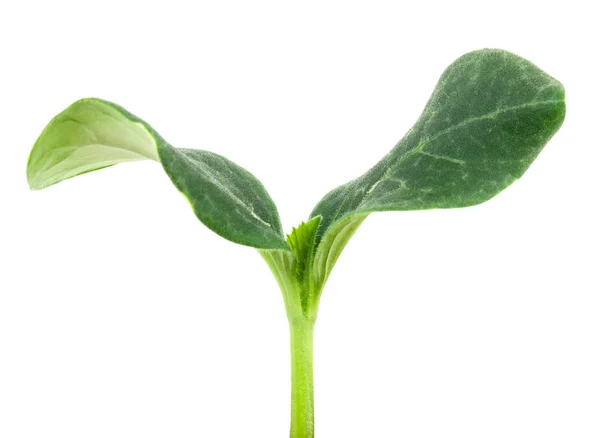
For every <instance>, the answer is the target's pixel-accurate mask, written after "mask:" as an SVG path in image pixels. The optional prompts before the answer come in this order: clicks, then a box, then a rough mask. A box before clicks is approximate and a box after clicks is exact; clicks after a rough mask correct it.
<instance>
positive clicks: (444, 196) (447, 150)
mask: <svg viewBox="0 0 600 438" xmlns="http://www.w3.org/2000/svg"><path fill="white" fill-rule="evenodd" d="M564 116H565V95H564V89H563V87H562V85H561V84H560V82H558V81H557V80H555V79H554V78H552V77H550V76H549V75H547V74H546V73H544V72H543V71H542V70H540V69H539V68H537V67H536V66H535V65H533V64H532V63H531V62H529V61H527V60H525V59H523V58H520V57H518V56H516V55H514V54H512V53H509V52H505V51H502V50H490V49H485V50H480V51H475V52H471V53H468V54H466V55H464V56H462V57H461V58H459V59H458V60H457V61H455V62H454V63H453V64H452V65H450V67H448V69H447V70H446V71H445V72H444V73H443V75H442V77H441V78H440V81H439V83H438V85H437V87H436V88H435V90H434V92H433V95H432V96H431V98H430V99H429V102H428V103H427V105H426V107H425V110H424V111H423V114H422V115H421V117H420V118H419V120H418V121H417V123H416V124H415V125H414V126H413V128H412V129H411V130H410V131H409V132H408V133H407V134H406V135H405V136H404V138H403V139H402V140H400V142H399V143H398V144H397V145H396V146H395V147H394V149H392V151H391V152H389V153H388V154H387V155H386V156H385V157H384V158H383V159H382V160H381V161H380V162H379V163H377V164H376V165H375V166H374V167H373V168H371V169H370V170H369V171H368V172H366V173H365V174H364V175H362V176H361V177H359V178H357V179H355V180H353V181H351V182H349V183H347V184H345V185H343V186H340V187H338V188H336V189H335V190H333V191H331V192H330V193H328V194H327V195H326V196H325V197H324V198H323V199H322V200H321V201H320V202H319V203H318V204H317V206H316V207H315V209H314V210H313V212H312V214H311V217H314V216H321V217H322V219H321V224H320V227H319V231H318V236H317V238H318V239H320V240H322V239H323V238H324V237H323V236H325V235H326V233H328V231H329V230H331V229H334V228H335V225H336V224H337V223H339V222H340V221H341V220H343V219H344V218H346V217H348V216H351V215H355V214H357V213H363V214H364V213H369V212H374V211H385V210H421V209H431V208H455V207H466V206H470V205H475V204H479V203H481V202H484V201H487V200H488V199H490V198H492V197H493V196H495V195H496V194H498V193H499V192H500V191H502V190H503V189H505V188H506V187H508V186H509V185H510V184H511V183H513V182H514V181H515V180H516V179H518V178H519V177H520V176H521V175H522V174H523V173H524V172H525V170H526V169H527V168H528V167H529V165H530V164H531V163H532V162H533V160H534V159H535V158H536V156H537V155H538V154H539V152H540V151H541V150H542V148H543V147H544V145H545V144H546V143H547V142H548V140H549V139H550V138H551V137H552V135H553V134H554V133H555V132H556V131H557V130H558V128H559V127H560V125H561V124H562V121H563V119H564Z"/></svg>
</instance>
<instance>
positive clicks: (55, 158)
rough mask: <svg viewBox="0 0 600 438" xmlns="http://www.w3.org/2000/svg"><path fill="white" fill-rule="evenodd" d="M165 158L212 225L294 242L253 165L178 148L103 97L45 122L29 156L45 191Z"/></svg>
mask: <svg viewBox="0 0 600 438" xmlns="http://www.w3.org/2000/svg"><path fill="white" fill-rule="evenodd" d="M145 159H149V160H154V161H158V162H160V163H161V164H162V166H163V168H164V170H165V172H166V173H167V175H168V176H169V178H170V179H171V181H172V182H173V184H175V186H176V187H177V189H178V190H179V191H180V192H181V193H182V194H183V195H184V196H185V197H186V198H187V199H188V200H189V203H190V205H191V207H192V209H193V210H194V212H195V213H196V216H197V217H198V219H200V221H202V223H204V224H205V225H206V226H207V227H208V228H210V229H211V230H213V231H214V232H215V233H217V234H219V235H220V236H222V237H224V238H226V239H228V240H231V241H232V242H236V243H240V244H242V245H248V246H252V247H255V248H266V249H276V248H280V249H288V250H289V248H288V246H287V243H286V242H285V239H284V237H283V231H282V229H281V222H280V219H279V214H278V213H277V208H276V207H275V204H274V203H273V200H272V199H271V197H270V196H269V194H268V193H267V191H266V190H265V188H264V187H263V185H262V184H261V182H260V181H259V180H258V179H256V178H255V177H254V176H253V175H252V174H251V173H250V172H248V171H247V170H245V169H243V168H242V167H240V166H238V165H237V164H235V163H233V162H232V161H230V160H228V159H226V158H224V157H222V156H220V155H217V154H215V153H212V152H207V151H202V150H195V149H178V148H174V147H173V146H171V145H169V144H168V143H167V142H166V141H165V140H164V139H163V138H162V137H161V136H160V135H159V134H158V133H157V132H156V131H155V130H154V129H153V128H152V127H151V126H150V125H148V124H147V123H146V122H144V121H143V120H141V119H139V118H138V117H136V116H134V115H133V114H131V113H129V112H128V111H126V110H125V109H123V108H121V107H120V106H118V105H116V104H113V103H110V102H107V101H103V100H100V99H82V100H79V101H77V102H75V103H74V104H73V105H71V106H70V107H68V108H67V109H66V110H64V111H63V112H62V113H60V114H59V115H58V116H56V117H55V118H54V119H53V120H52V121H51V122H50V123H49V124H48V126H46V128H45V129H44V131H43V132H42V134H41V135H40V137H39V138H38V140H37V141H36V143H35V145H34V147H33V150H32V151H31V154H30V156H29V162H28V165H27V179H28V181H29V185H30V187H31V188H32V189H34V190H38V189H42V188H45V187H48V186H50V185H53V184H56V183H58V182H60V181H63V180H65V179H68V178H72V177H74V176H76V175H80V174H82V173H86V172H90V171H93V170H97V169H102V168H104V167H108V166H112V165H114V164H118V163H123V162H127V161H139V160H145Z"/></svg>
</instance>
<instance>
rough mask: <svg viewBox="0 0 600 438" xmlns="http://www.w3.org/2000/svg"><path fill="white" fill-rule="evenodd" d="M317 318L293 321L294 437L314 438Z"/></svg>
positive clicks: (291, 325) (291, 335)
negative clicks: (314, 372)
mask: <svg viewBox="0 0 600 438" xmlns="http://www.w3.org/2000/svg"><path fill="white" fill-rule="evenodd" d="M314 326H315V323H314V320H306V319H304V318H298V319H291V320H290V347H291V359H292V418H291V426H290V438H313V437H314V425H315V413H314V396H313V332H314Z"/></svg>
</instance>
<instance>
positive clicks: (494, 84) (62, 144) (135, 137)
mask: <svg viewBox="0 0 600 438" xmlns="http://www.w3.org/2000/svg"><path fill="white" fill-rule="evenodd" d="M564 116H565V95H564V89H563V87H562V85H561V84H560V82H558V81H556V80H555V79H553V78H552V77H550V76H549V75H547V74H546V73H544V72H543V71H541V70H540V69H538V68H537V67H536V66H535V65H533V64H532V63H530V62H529V61H526V60H525V59H522V58H520V57H518V56H516V55H514V54H512V53H508V52H505V51H501V50H488V49H486V50H479V51H475V52H471V53H468V54H466V55H464V56H462V57H461V58H459V59H458V60H456V61H455V62H454V63H453V64H452V65H450V67H448V69H446V71H445V72H444V73H443V74H442V77H441V78H440V80H439V83H438V84H437V86H436V88H435V90H434V92H433V95H432V96H431V98H430V99H429V102H428V103H427V105H426V106H425V110H424V111H423V114H422V115H421V117H420V118H419V119H418V120H417V122H416V124H415V125H414V126H413V128H412V129H411V130H410V131H409V132H408V133H407V134H406V135H405V136H404V138H402V140H400V141H399V142H398V144H396V146H395V147H394V148H393V149H392V150H391V151H390V152H389V153H388V154H387V155H386V156H385V157H384V158H383V159H382V160H381V161H380V162H379V163H377V164H376V165H375V166H373V167H372V168H371V169H370V170H368V171H367V172H366V173H365V174H363V175H362V176H360V177H358V178H356V179H354V180H352V181H350V182H348V183H347V184H344V185H342V186H340V187H338V188H336V189H334V190H332V191H331V192H329V193H328V194H327V195H325V197H324V198H323V199H322V200H321V201H320V202H319V203H318V204H317V206H316V207H315V208H314V210H313V211H312V213H311V214H310V216H309V218H308V220H307V221H306V222H303V223H302V224H301V225H300V226H298V228H295V229H293V230H292V233H291V234H289V235H288V236H287V237H286V236H285V235H284V234H283V231H282V227H281V222H280V220H279V214H278V213H277V208H276V207H275V204H274V203H273V200H272V199H271V198H270V196H269V194H268V193H267V191H266V190H265V188H264V187H263V185H262V184H261V183H260V181H259V180H258V179H256V178H255V177H254V176H253V175H252V174H251V173H250V172H248V171H247V170H245V169H243V168H242V167H240V166H238V165H237V164H235V163H233V162H232V161H230V160H228V159H227V158H224V157H222V156H220V155H217V154H215V153H213V152H208V151H203V150H195V149H180V148H175V147H173V146H171V145H170V144H169V143H167V142H166V141H165V140H164V139H163V138H162V137H161V136H160V135H159V134H158V133H157V132H156V131H155V130H154V129H153V128H152V127H151V126H150V125H149V124H147V123H146V122H144V121H143V120H141V119H140V118H138V117H136V116H134V115H133V114H131V113H130V112H128V111H127V110H125V109H124V108H121V107H120V106H118V105H116V104H114V103H110V102H107V101H104V100H100V99H82V100H79V101H77V102H75V103H74V104H72V105H71V106H70V107H68V108H67V109H66V110H64V111H63V112H62V113H60V114H59V115H57V116H56V117H55V118H54V119H53V120H52V121H51V122H50V123H49V124H48V126H46V128H45V129H44V131H43V132H42V133H41V135H40V137H39V138H38V140H37V142H36V143H35V145H34V147H33V150H32V151H31V155H30V157H29V162H28V166H27V179H28V181H29V185H30V187H31V188H32V189H34V190H37V189H43V188H45V187H48V186H50V185H52V184H55V183H58V182H60V181H63V180H65V179H68V178H71V177H74V176H76V175H80V174H83V173H86V172H90V171H92V170H97V169H101V168H104V167H108V166H112V165H114V164H117V163H123V162H126V161H139V160H154V161H157V162H159V163H160V164H161V165H162V167H163V169H164V170H165V172H166V173H167V175H168V176H169V178H170V179H171V181H172V182H173V184H174V185H175V187H177V189H178V190H179V191H180V192H181V193H182V194H183V195H184V196H185V197H186V198H187V199H188V201H189V203H190V205H191V207H192V209H193V211H194V213H195V214H196V216H197V217H198V219H200V221H201V222H202V223H203V224H204V225H206V226H207V227H208V228H210V229H211V230H213V231H214V232H215V233H217V234H219V235H220V236H222V237H224V238H225V239H228V240H230V241H232V242H235V243H239V244H242V245H247V246H251V247H254V248H257V249H258V252H259V253H260V255H261V256H262V257H263V258H264V260H265V261H266V262H267V264H268V265H269V267H270V269H271V271H272V272H273V275H274V276H275V278H276V280H277V283H278V284H279V287H280V289H281V292H282V294H283V300H284V303H285V309H286V312H287V316H288V319H289V324H290V334H291V336H290V339H291V358H292V361H291V362H292V414H291V432H290V436H291V437H292V438H309V437H313V436H314V409H313V329H314V325H315V320H316V318H317V311H318V307H319V299H320V297H321V292H322V291H323V286H324V285H325V282H326V281H327V278H328V277H329V275H330V274H331V270H332V269H333V266H334V265H335V263H336V261H337V259H338V257H339V256H340V253H341V252H342V250H343V249H344V247H345V245H346V244H347V243H348V241H349V240H350V238H351V237H352V235H353V234H354V232H355V231H356V230H357V228H358V227H359V226H360V224H361V223H362V222H363V221H364V220H365V219H366V217H367V216H368V215H369V214H370V213H373V212H376V211H399V210H424V209H434V208H457V207H467V206H471V205H475V204H480V203H482V202H484V201H487V200H488V199H490V198H492V197H493V196H495V195H496V194H498V193H499V192H500V191H502V190H504V189H505V188H506V187H508V186H509V185H510V184H512V183H513V182H514V181H515V180H517V179H518V178H519V177H520V176H521V175H523V173H524V172H525V170H526V169H527V168H528V167H529V165H530V164H531V163H532V162H533V160H534V159H535V158H536V156H537V155H538V154H539V153H540V151H541V150H542V148H543V147H544V145H545V144H546V143H547V142H548V140H550V138H551V137H552V135H553V134H554V133H555V132H556V131H557V130H558V128H559V127H560V125H561V124H562V122H563V119H564Z"/></svg>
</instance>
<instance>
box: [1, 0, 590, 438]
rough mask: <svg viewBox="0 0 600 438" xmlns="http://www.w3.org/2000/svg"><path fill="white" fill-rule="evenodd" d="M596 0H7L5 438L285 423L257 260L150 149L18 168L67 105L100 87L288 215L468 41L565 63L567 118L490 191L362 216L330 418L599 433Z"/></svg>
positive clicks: (147, 434)
mask: <svg viewBox="0 0 600 438" xmlns="http://www.w3.org/2000/svg"><path fill="white" fill-rule="evenodd" d="M593 3H594V2H592V1H589V2H581V1H579V2H578V1H568V2H552V1H543V2H542V1H540V2H533V1H529V2H528V1H518V2H511V1H503V2H485V1H477V2H466V1H447V2H439V3H436V2H426V1H422V2H389V3H379V2H364V3H362V4H355V3H352V2H339V3H334V2H303V3H300V2H297V3H292V2H270V3H269V2H259V1H252V2H237V3H234V2H210V3H209V2H177V1H168V2H151V1H146V2H131V1H124V0H120V1H98V2H86V1H72V2H68V1H56V0H55V1H40V2H34V1H19V2H16V1H15V2H3V3H2V6H1V7H0V48H1V52H0V79H1V80H0V112H1V114H0V116H1V117H0V129H1V132H2V140H1V143H2V144H1V152H2V158H1V160H0V193H1V198H0V199H1V204H0V209H1V215H0V237H1V240H0V257H1V259H2V260H1V264H0V270H1V272H0V290H1V292H0V437H2V438H21V437H23V438H24V437H27V438H45V437H61V438H71V437H72V438H75V437H76V438H94V437H102V438H104V437H111V438H135V437H144V438H151V437H177V438H187V437H211V438H212V437H242V436H243V437H267V438H268V437H274V438H282V437H286V436H287V435H288V422H289V412H288V410H289V359H288V332H287V322H286V318H285V314H284V309H283V304H282V300H281V297H280V293H279V291H278V289H277V287H276V284H275V281H274V280H273V278H272V277H271V274H270V272H269V271H268V269H267V267H266V265H264V263H263V261H262V260H261V259H260V257H259V256H258V254H257V253H256V252H255V251H254V250H253V249H251V248H245V247H242V246H238V245H235V244H232V243H229V242H227V241H225V240H223V239H221V238H220V237H218V236H216V235H215V234H213V233H211V232H210V231H209V230H208V229H206V228H205V227H204V226H202V224H200V223H199V222H198V221H197V220H196V218H195V216H194V215H193V214H192V212H191V211H190V210H189V207H188V205H187V204H186V203H185V202H184V201H183V200H182V199H181V197H180V196H179V195H178V193H177V191H176V190H175V189H174V187H173V186H172V185H171V183H170V182H169V181H168V178H167V177H166V176H165V175H164V174H163V172H162V170H161V169H160V168H159V166H158V165H157V164H156V163H150V162H143V163H133V164H125V165H119V166H116V167H113V168H110V169H106V170H102V171H100V172H93V173H90V174H87V175H84V176H81V177H78V178H76V179H73V180H71V181H67V182H64V183H61V184H59V185H56V186H53V187H51V188H49V189H47V190H44V191H41V192H30V191H29V190H28V187H27V183H26V179H25V164H26V160H27V155H28V153H29V150H30V147H31V145H32V144H33V142H34V141H35V139H36V137H37V135H38V134H39V133H40V131H41V130H42V128H43V127H44V126H45V124H46V123H47V122H48V121H49V120H50V119H51V118H52V117H53V116H54V115H55V114H57V113H58V112H60V111H62V110H63V109H64V108H65V107H66V106H68V105H69V104H70V103H72V102H73V101H75V100H77V99H78V98H81V97H88V96H97V97H102V98H104V99H108V100H111V101H114V102H117V103H119V104H121V105H123V106H124V107H125V108H127V109H129V110H130V111H132V112H133V113H135V114H137V115H139V116H140V117H142V118H144V119H146V120H147V121H148V122H150V123H151V124H152V125H153V126H154V127H156V129H157V130H158V131H159V132H160V133H161V134H162V135H163V136H164V137H165V138H166V139H167V140H168V141H169V142H170V143H171V144H173V145H175V146H181V147H197V148H203V149H208V150H212V151H215V152H217V153H220V154H223V155H225V156H227V157H229V158H230V159H232V160H234V161H236V162H237V163H239V164H240V165H242V166H244V167H246V168H247V169H249V170H250V171H251V172H253V173H254V174H255V175H256V176H257V177H258V178H259V179H261V181H263V183H264V184H265V186H266V187H267V189H268V190H269V192H270V194H271V196H272V197H273V199H274V200H275V202H276V203H277V205H278V207H279V212H280V215H281V217H282V220H283V223H284V227H285V229H286V231H289V230H290V229H291V227H292V226H293V225H297V224H298V223H299V222H300V221H301V220H303V219H305V218H306V217H307V216H308V213H309V212H310V211H311V209H312V208H313V206H314V205H315V204H316V202H317V201H318V200H319V199H320V198H321V197H322V196H323V195H324V194H325V193H326V192H327V191H329V190H330V189H332V188H334V187H336V186H338V185H340V184H342V183H344V182H346V181H348V180H350V179H352V178H354V177H356V176H358V175H360V174H361V173H362V172H364V171H365V170H366V169H368V168H369V167H370V166H371V165H372V164H374V163H375V162H376V161H377V160H378V159H379V158H381V157H382V156H383V155H384V154H385V153H386V152H387V151H388V150H389V149H390V148H391V147H392V146H393V145H394V144H395V143H396V141H397V140H398V139H399V138H400V137H401V136H402V135H403V134H404V133H405V132H406V131H407V130H408V129H409V128H410V126H411V125H412V123H413V122H414V121H415V120H416V119H417V117H418V115H419V113H420V112H421V110H422V108H423V106H424V104H425V102H426V100H427V98H428V97H429V94H430V93H431V91H432V90H433V87H434V85H435V83H436V81H437V79H438V77H439V75H440V74H441V72H442V71H443V70H444V68H445V67H446V66H447V65H449V64H450V63H451V62H452V61H453V60H454V59H455V58H457V57H458V56H460V55H462V54H463V53H466V52H468V51H470V50H474V49H479V48H482V47H498V48H503V49H506V50H510V51H513V52H515V53H517V54H519V55H521V56H523V57H526V58H528V59H530V60H531V61H533V62H534V63H536V64H537V65H538V66H539V67H540V68H542V69H543V70H545V71H546V72H548V73H549V74H551V75H552V76H554V77H556V78H557V79H559V80H560V81H562V82H563V84H564V86H565V88H566V90H567V113H568V114H567V118H566V121H565V123H564V125H563V128H562V129H561V130H560V132H559V133H558V134H557V135H556V136H555V137H554V138H553V139H552V141H551V142H550V143H549V144H548V146H547V147H546V148H545V150H544V151H543V152H542V154H541V155H540V157H539V158H538V159H537V161H536V162H535V163H534V164H533V165H532V166H531V168H530V170H529V171H528V172H527V174H526V175H525V176H524V177H523V178H522V179H521V180H520V181H518V182H517V183H515V184H514V185H513V186H511V187H510V188H509V189H508V190H506V191H505V192H503V193H502V194H500V195H499V196H497V197H496V198H494V199H493V200H492V201H490V202H488V203H485V204H483V205H480V206H477V207H472V208H468V209H462V210H446V211H423V212H410V213H385V214H383V213H382V214H373V215H372V216H371V217H370V218H369V219H368V220H367V221H366V222H365V223H364V225H363V226H362V227H361V229H360V230H359V232H358V233H357V234H356V236H355V237H354V239H353V240H352V242H351V243H350V244H349V245H348V247H347V248H346V250H345V252H344V254H343V255H342V257H341V258H340V260H339V263H338V265H337V266H336V268H335V270H334V272H333V275H332V277H331V278H330V281H329V283H328V285H327V287H326V289H325V291H324V295H323V299H322V302H321V309H320V314H319V320H318V322H317V327H316V335H315V336H316V340H315V343H316V344H315V379H316V381H315V385H316V392H315V396H316V432H317V437H318V438H339V437H377V438H379V437H381V438H384V437H406V438H408V437H410V438H428V437H431V438H433V437H435V438H438V437H460V438H469V437H473V438H488V437H498V438H500V437H502V438H505V437H511V438H532V437H543V438H551V437H557V438H558V437H577V438H592V437H594V438H597V437H598V436H600V280H599V278H598V266H599V262H600V260H599V259H600V257H599V248H600V237H599V232H598V225H599V224H600V215H599V214H598V212H597V210H596V208H597V204H598V199H599V189H600V184H599V183H598V174H599V171H598V163H599V160H600V153H599V148H598V146H599V145H598V135H597V132H598V129H597V127H598V123H599V118H598V101H599V100H600V99H599V95H598V85H597V83H598V78H599V77H600V74H599V73H600V72H599V69H598V57H599V53H600V52H599V50H598V46H597V41H598V37H599V35H598V33H599V32H598V30H597V26H598V25H597V13H595V12H594V11H593V10H592V8H591V6H592V5H593ZM593 41H596V43H594V42H593Z"/></svg>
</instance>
